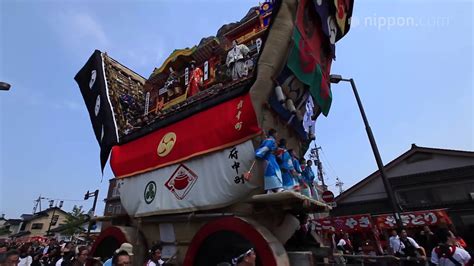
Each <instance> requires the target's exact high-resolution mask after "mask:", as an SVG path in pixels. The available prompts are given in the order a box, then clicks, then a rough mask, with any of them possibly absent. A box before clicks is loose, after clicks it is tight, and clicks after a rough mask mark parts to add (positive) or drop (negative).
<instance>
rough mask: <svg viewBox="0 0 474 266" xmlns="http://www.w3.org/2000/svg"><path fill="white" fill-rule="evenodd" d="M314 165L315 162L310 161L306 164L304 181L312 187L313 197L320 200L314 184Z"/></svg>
mask: <svg viewBox="0 0 474 266" xmlns="http://www.w3.org/2000/svg"><path fill="white" fill-rule="evenodd" d="M312 165H313V161H311V160H308V161H307V162H306V167H305V168H304V171H303V179H304V181H305V183H306V184H307V185H308V186H309V187H310V189H311V195H312V197H313V199H318V194H317V190H316V189H315V187H314V184H313V182H314V177H315V175H314V172H313V169H312V168H311V166H312Z"/></svg>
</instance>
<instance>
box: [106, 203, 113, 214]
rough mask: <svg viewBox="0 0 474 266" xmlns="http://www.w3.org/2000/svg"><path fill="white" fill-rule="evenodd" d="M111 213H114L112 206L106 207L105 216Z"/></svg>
mask: <svg viewBox="0 0 474 266" xmlns="http://www.w3.org/2000/svg"><path fill="white" fill-rule="evenodd" d="M113 211H114V205H112V204H110V205H109V206H107V214H112V212H113Z"/></svg>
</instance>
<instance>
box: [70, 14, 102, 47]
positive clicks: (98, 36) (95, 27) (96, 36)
mask: <svg viewBox="0 0 474 266" xmlns="http://www.w3.org/2000/svg"><path fill="white" fill-rule="evenodd" d="M70 23H71V24H70V26H71V27H72V32H71V33H73V34H74V35H76V36H78V37H79V38H80V39H82V40H84V41H85V40H88V41H90V40H95V41H96V42H97V43H98V44H99V45H101V46H105V45H107V44H108V39H107V36H106V35H105V32H104V30H103V29H102V26H101V25H100V24H99V23H98V22H97V21H96V20H94V19H93V18H92V17H91V16H90V15H88V14H73V15H72V16H71V17H70Z"/></svg>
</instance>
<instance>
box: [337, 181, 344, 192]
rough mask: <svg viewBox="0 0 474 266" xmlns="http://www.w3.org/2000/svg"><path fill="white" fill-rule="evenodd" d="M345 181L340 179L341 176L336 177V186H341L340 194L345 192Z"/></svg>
mask: <svg viewBox="0 0 474 266" xmlns="http://www.w3.org/2000/svg"><path fill="white" fill-rule="evenodd" d="M343 185H344V183H343V182H342V181H341V180H340V179H339V177H336V187H338V188H339V194H342V192H344V189H342V186H343Z"/></svg>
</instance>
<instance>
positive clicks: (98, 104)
mask: <svg viewBox="0 0 474 266" xmlns="http://www.w3.org/2000/svg"><path fill="white" fill-rule="evenodd" d="M99 111H100V95H97V99H95V108H94V112H95V116H98V115H99Z"/></svg>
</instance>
